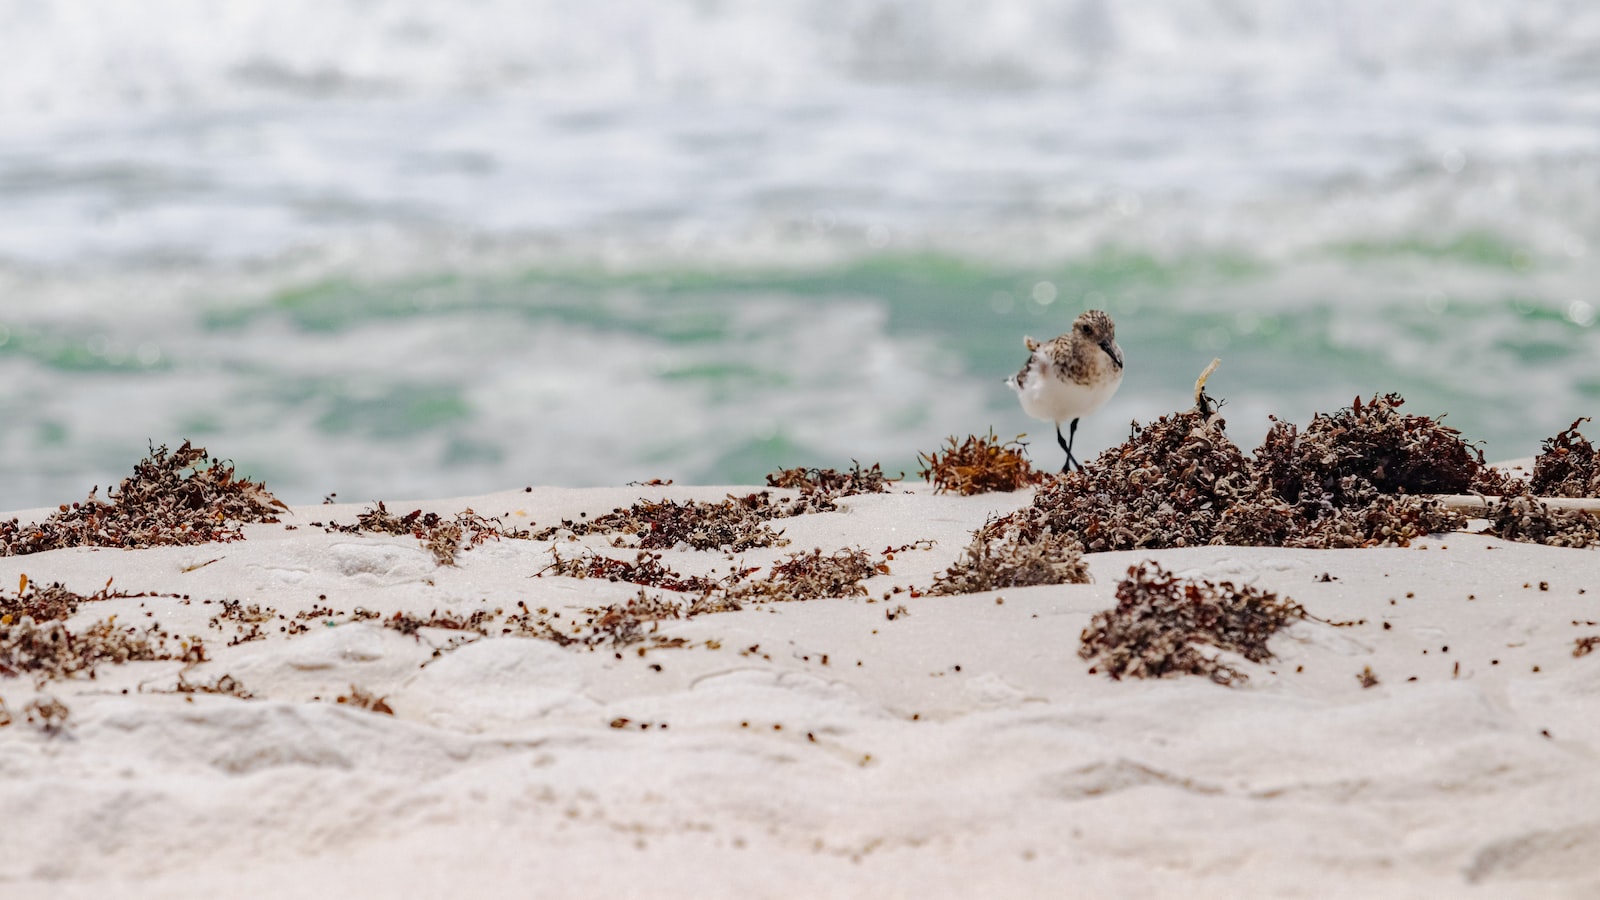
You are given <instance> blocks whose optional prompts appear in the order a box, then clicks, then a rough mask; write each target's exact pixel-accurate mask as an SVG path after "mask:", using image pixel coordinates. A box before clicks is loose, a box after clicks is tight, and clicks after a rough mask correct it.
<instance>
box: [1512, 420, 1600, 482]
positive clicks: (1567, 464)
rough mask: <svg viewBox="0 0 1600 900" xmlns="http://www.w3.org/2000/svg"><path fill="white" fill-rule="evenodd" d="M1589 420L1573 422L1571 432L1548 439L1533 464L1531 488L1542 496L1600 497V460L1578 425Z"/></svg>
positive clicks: (1569, 428)
mask: <svg viewBox="0 0 1600 900" xmlns="http://www.w3.org/2000/svg"><path fill="white" fill-rule="evenodd" d="M1587 421H1589V420H1588V419H1587V418H1583V419H1579V420H1577V421H1576V422H1573V423H1572V425H1571V426H1569V427H1568V428H1567V430H1565V431H1563V432H1561V433H1559V434H1557V435H1556V436H1555V437H1552V438H1546V439H1545V442H1544V447H1543V449H1542V450H1541V451H1540V453H1539V455H1538V457H1537V458H1535V459H1534V461H1533V477H1532V478H1530V479H1529V481H1528V489H1529V490H1530V491H1532V492H1533V493H1534V494H1535V495H1536V496H1540V497H1600V459H1596V455H1595V449H1594V447H1593V445H1591V444H1590V443H1589V442H1588V440H1586V439H1585V438H1584V437H1583V435H1581V434H1579V433H1578V426H1579V425H1582V424H1583V423H1584V422H1587Z"/></svg>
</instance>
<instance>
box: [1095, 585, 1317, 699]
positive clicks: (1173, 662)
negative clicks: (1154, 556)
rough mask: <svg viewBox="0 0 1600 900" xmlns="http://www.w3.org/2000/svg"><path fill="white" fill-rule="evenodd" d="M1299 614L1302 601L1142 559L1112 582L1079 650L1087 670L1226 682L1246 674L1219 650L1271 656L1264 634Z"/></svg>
mask: <svg viewBox="0 0 1600 900" xmlns="http://www.w3.org/2000/svg"><path fill="white" fill-rule="evenodd" d="M1304 618H1306V611H1305V608H1304V607H1302V606H1300V605H1299V604H1298V603H1295V602H1293V601H1292V600H1288V599H1286V598H1285V599H1280V598H1279V597H1278V596H1277V595H1276V594H1273V593H1271V592H1268V591H1263V590H1260V589H1258V588H1254V587H1251V586H1248V585H1246V586H1245V587H1242V588H1240V587H1236V586H1234V585H1233V584H1232V583H1231V582H1226V581H1224V582H1220V583H1214V582H1210V581H1204V580H1199V581H1187V580H1183V579H1179V578H1178V577H1177V576H1176V575H1173V574H1172V573H1170V572H1168V571H1166V570H1165V569H1163V568H1161V566H1160V565H1158V564H1156V563H1153V562H1145V563H1140V564H1139V565H1137V566H1131V567H1129V569H1128V577H1127V578H1126V579H1124V580H1123V581H1121V582H1119V583H1118V584H1117V605H1116V607H1115V608H1113V609H1110V610H1107V611H1104V612H1099V613H1095V615H1094V618H1092V619H1090V620H1089V625H1088V627H1087V628H1085V629H1084V630H1083V634H1082V636H1081V637H1080V645H1079V647H1078V655H1079V656H1080V657H1082V658H1083V659H1085V660H1089V661H1091V662H1093V663H1094V665H1093V667H1092V668H1090V669H1089V671H1090V672H1091V673H1093V672H1095V671H1097V670H1104V671H1105V673H1106V674H1107V675H1110V676H1111V677H1112V678H1113V679H1118V680H1120V679H1122V678H1124V677H1128V678H1169V677H1173V676H1177V675H1204V676H1206V677H1208V678H1210V679H1211V680H1212V681H1215V682H1217V683H1218V684H1225V685H1231V684H1234V683H1242V682H1245V681H1247V680H1249V676H1248V675H1246V674H1245V673H1244V672H1243V671H1241V670H1240V669H1239V668H1238V667H1236V666H1234V665H1231V664H1229V663H1228V662H1226V661H1225V660H1224V659H1222V658H1221V656H1220V653H1219V652H1218V651H1223V652H1228V653H1236V654H1238V655H1240V656H1242V657H1244V658H1245V659H1247V660H1249V661H1250V662H1254V663H1261V662H1266V661H1267V660H1270V659H1272V658H1273V657H1272V651H1271V650H1269V649H1268V648H1267V641H1268V639H1270V638H1271V637H1272V636H1273V635H1274V634H1276V633H1277V632H1278V630H1279V629H1281V628H1283V627H1284V626H1286V625H1288V624H1289V623H1291V622H1294V621H1296V620H1299V619H1304ZM1203 647H1208V648H1211V650H1210V651H1209V652H1208V651H1206V650H1203V649H1202V648H1203Z"/></svg>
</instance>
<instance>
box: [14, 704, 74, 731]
mask: <svg viewBox="0 0 1600 900" xmlns="http://www.w3.org/2000/svg"><path fill="white" fill-rule="evenodd" d="M22 711H23V713H24V714H25V715H26V716H27V717H28V724H29V725H32V726H34V727H35V728H38V729H39V730H40V731H42V732H44V733H45V735H46V736H48V737H55V736H56V735H58V734H61V733H62V732H63V731H66V730H67V721H68V720H69V719H71V718H72V710H70V709H67V705H66V704H65V703H62V702H61V701H60V700H57V699H56V698H54V697H35V698H33V699H32V700H30V701H28V705H27V706H24V707H23V708H22Z"/></svg>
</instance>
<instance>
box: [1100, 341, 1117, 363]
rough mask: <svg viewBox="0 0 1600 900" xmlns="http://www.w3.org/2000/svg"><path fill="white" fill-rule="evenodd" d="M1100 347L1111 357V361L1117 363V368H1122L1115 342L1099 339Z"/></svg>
mask: <svg viewBox="0 0 1600 900" xmlns="http://www.w3.org/2000/svg"><path fill="white" fill-rule="evenodd" d="M1100 349H1101V350H1104V351H1105V352H1106V355H1107V356H1109V357H1111V361H1112V362H1114V363H1116V364H1117V368H1119V369H1120V368H1122V354H1121V353H1120V352H1118V350H1117V345H1116V344H1114V343H1112V342H1111V341H1101V342H1100Z"/></svg>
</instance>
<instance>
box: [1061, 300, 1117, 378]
mask: <svg viewBox="0 0 1600 900" xmlns="http://www.w3.org/2000/svg"><path fill="white" fill-rule="evenodd" d="M1072 334H1073V338H1074V341H1075V342H1087V343H1089V344H1091V345H1095V346H1098V347H1100V348H1101V349H1103V350H1105V352H1106V353H1108V354H1110V356H1111V359H1112V361H1113V362H1115V363H1116V365H1117V368H1119V369H1120V368H1122V348H1121V347H1118V346H1117V324H1116V323H1115V322H1113V321H1111V317H1110V316H1108V315H1106V314H1105V312H1103V311H1101V310H1098V309H1091V310H1086V311H1085V312H1083V313H1082V314H1080V315H1079V316H1078V318H1077V320H1076V321H1074V322H1073V323H1072Z"/></svg>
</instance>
